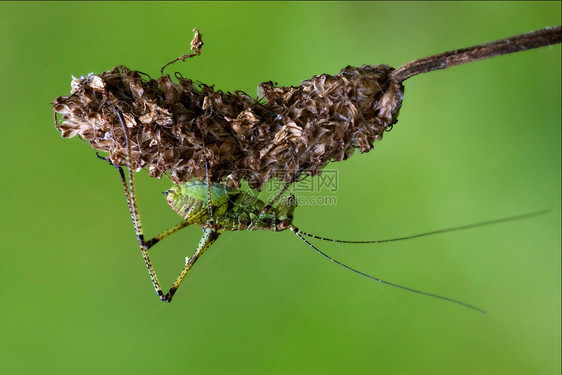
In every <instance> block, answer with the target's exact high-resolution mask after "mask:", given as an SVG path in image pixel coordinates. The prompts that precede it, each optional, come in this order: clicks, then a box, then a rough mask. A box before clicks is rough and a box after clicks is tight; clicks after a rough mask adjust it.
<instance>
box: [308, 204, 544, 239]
mask: <svg viewBox="0 0 562 375" xmlns="http://www.w3.org/2000/svg"><path fill="white" fill-rule="evenodd" d="M547 212H550V209H545V210H540V211H535V212H530V213H526V214H522V215H516V216H509V217H504V218H501V219H494V220H487V221H481V222H478V223H473V224H467V225H461V226H458V227H452V228H445V229H439V230H434V231H430V232H424V233H418V234H413V235H410V236H403V237H396V238H387V239H384V240H372V241H348V240H337V239H334V238H327V237H322V236H317V235H315V234H310V233H306V232H303V231H302V230H300V229H299V233H300V234H302V235H304V236H307V237H310V238H316V239H317V240H323V241H331V242H340V243H356V244H366V243H384V242H395V241H403V240H410V239H412V238H419V237H426V236H431V235H434V234H440V233H447V232H456V231H460V230H465V229H471V228H477V227H483V226H486V225H492V224H499V223H505V222H508V221H515V220H522V219H528V218H531V217H534V216H538V215H543V214H545V213H547Z"/></svg>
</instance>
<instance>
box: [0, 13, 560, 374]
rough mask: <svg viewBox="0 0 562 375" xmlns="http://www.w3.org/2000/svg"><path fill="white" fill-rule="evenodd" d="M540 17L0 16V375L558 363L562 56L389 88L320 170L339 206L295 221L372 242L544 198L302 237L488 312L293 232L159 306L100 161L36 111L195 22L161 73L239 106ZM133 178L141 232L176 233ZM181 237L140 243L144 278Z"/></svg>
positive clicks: (543, 54) (260, 236) (374, 232)
mask: <svg viewBox="0 0 562 375" xmlns="http://www.w3.org/2000/svg"><path fill="white" fill-rule="evenodd" d="M557 24H560V2H479V3H470V2H462V3H445V2H435V3H423V2H415V3H409V2H397V3H390V2H389V3H369V2H357V3H354V2H327V3H323V2H311V3H294V2H291V3H277V2H269V3H258V2H255V3H254V2H247V3H236V2H224V3H221V2H209V3H197V2H192V3H181V2H169V3H153V2H139V3H135V2H132V3H129V2H122V3H109V2H99V3H27V2H25V3H9V2H2V3H0V28H1V32H0V56H1V57H0V71H1V72H2V73H1V74H2V85H3V87H2V90H0V106H1V108H2V111H1V112H2V120H1V122H2V126H1V127H0V142H2V145H1V152H2V158H1V160H2V169H3V170H4V172H3V175H2V177H1V179H0V188H1V194H0V205H1V206H0V212H1V218H0V234H1V236H2V244H1V245H0V246H1V248H2V251H1V252H0V262H1V263H0V264H1V267H2V268H1V272H0V282H1V284H0V285H1V287H2V293H1V297H0V298H1V306H0V373H2V374H39V373H40V374H152V373H158V374H331V373H334V374H342V373H349V374H558V373H560V191H561V189H560V154H561V152H560V112H561V111H560V82H561V79H560V57H561V53H560V46H559V45H558V46H554V47H547V48H541V49H538V50H532V51H527V52H524V53H516V54H512V55H508V56H503V57H499V58H494V59H491V60H486V61H482V62H478V63H474V64H468V65H463V66H458V67H453V68H451V69H448V70H445V71H438V72H433V73H429V74H425V75H422V76H418V77H414V78H412V79H411V80H408V81H407V82H406V83H405V87H406V93H405V100H404V105H403V107H402V111H401V115H400V121H399V123H398V124H397V125H396V126H395V127H394V130H393V131H392V132H390V133H388V134H386V135H385V138H384V140H383V141H382V142H379V143H377V144H376V145H375V149H374V150H373V151H372V152H370V153H368V154H364V155H360V154H359V153H357V154H356V155H354V156H353V158H351V159H350V160H348V161H346V162H344V163H335V164H333V165H332V167H331V168H332V169H335V170H337V171H338V189H337V192H336V193H330V195H333V196H335V197H336V198H337V205H303V206H301V207H299V208H298V209H297V211H296V219H295V224H296V225H297V226H300V227H301V228H302V229H303V230H305V231H309V232H313V233H317V234H320V235H327V236H333V237H339V238H345V239H373V238H387V237H392V236H398V235H407V234H414V233H418V232H423V231H428V230H435V229H440V228H445V227H449V226H455V225H462V224H467V223H472V222H476V221H482V220H487V219H492V218H498V217H504V216H509V215H515V214H520V213H525V212H529V211H534V210H538V209H542V208H552V212H550V213H549V214H547V215H543V216H540V217H536V218H533V219H529V220H524V221H517V222H510V223H506V224H499V225H493V226H488V227H484V228H479V229H473V230H469V231H464V232H457V233H449V234H443V235H439V236H433V237H428V238H423V239H417V240H412V241H404V242H397V243H389V244H382V245H378V246H375V245H372V246H371V245H337V244H331V243H320V242H318V241H316V242H315V243H316V244H317V245H318V246H319V247H321V248H322V249H323V250H325V251H326V252H327V253H329V254H331V255H332V256H334V257H335V258H337V259H340V260H341V261H344V262H345V263H347V264H349V265H350V266H353V267H357V268H360V269H361V270H364V271H366V272H368V273H371V274H373V275H376V276H378V277H381V278H383V279H386V280H389V281H392V282H395V283H399V284H403V285H407V286H410V287H413V288H419V289H422V290H427V291H431V292H434V293H438V294H442V295H446V296H450V297H454V298H458V299H461V300H463V301H467V302H469V303H473V304H475V305H477V306H479V307H482V308H483V309H485V310H487V312H488V314H487V315H481V314H478V313H476V312H473V311H471V310H468V309H465V308H462V307H460V306H457V305H454V304H450V303H445V302H443V301H439V300H436V299H432V298H428V297H423V296H419V295H415V294H412V293H407V292H404V291H401V290H397V289H394V288H391V287H385V288H382V287H380V286H379V285H377V284H376V283H373V282H370V281H369V280H367V279H364V278H361V277H358V276H357V275H355V274H352V273H351V272H347V271H345V270H343V269H341V268H340V267H337V266H335V265H334V264H331V263H330V262H328V261H327V260H326V259H323V258H321V257H320V256H318V255H317V254H315V253H314V252H313V251H312V250H311V249H309V248H308V247H307V246H306V245H305V244H303V243H302V242H300V241H299V239H298V238H296V237H295V236H294V235H293V234H292V233H290V232H285V233H269V232H259V233H257V232H256V233H252V232H241V233H226V234H224V235H223V236H222V237H221V238H220V239H219V241H218V242H217V243H216V244H215V245H214V246H213V247H212V248H211V249H210V250H209V251H208V252H207V253H206V254H205V255H204V256H203V258H202V259H201V260H200V261H199V263H198V264H197V265H196V266H195V269H194V271H193V272H192V273H191V274H190V275H189V276H188V279H187V282H185V283H184V285H182V288H180V290H179V292H178V293H177V294H176V297H175V299H174V301H173V303H172V304H169V305H167V304H164V303H162V302H160V301H159V300H158V299H157V298H156V295H155V293H154V290H153V288H152V285H151V283H150V280H149V278H148V275H147V272H146V269H145V267H144V264H143V261H142V258H141V256H140V252H139V250H138V246H137V244H136V239H135V236H134V232H133V229H132V225H131V220H130V217H129V215H128V211H127V208H126V204H125V200H124V196H123V192H122V188H121V185H120V183H119V178H118V175H117V173H116V171H115V170H113V169H112V168H110V167H109V166H108V165H107V164H106V163H103V162H100V161H99V160H97V159H96V158H95V156H94V151H93V150H92V149H91V148H90V147H89V146H88V145H87V144H86V143H84V142H81V141H80V140H78V139H71V140H67V139H61V138H60V134H59V133H58V132H57V131H56V130H55V128H54V126H53V114H52V110H51V104H50V103H52V101H53V100H54V99H55V98H56V97H57V96H61V95H68V93H69V92H70V81H71V75H74V76H80V75H85V74H87V73H89V72H96V73H100V72H103V71H106V70H109V69H111V68H113V67H114V66H115V65H120V64H123V65H126V66H128V67H130V68H133V69H138V70H141V71H144V72H146V73H149V74H151V75H152V76H153V77H156V76H157V75H158V72H159V69H160V67H161V66H162V65H163V64H165V63H166V62H168V61H169V60H171V59H173V58H175V57H176V56H178V55H180V54H182V53H184V52H185V51H186V50H187V47H188V45H189V42H190V41H191V38H192V33H191V30H192V29H193V28H194V27H198V28H199V29H200V30H201V33H202V34H203V40H204V42H205V46H204V47H203V54H202V55H201V56H199V57H197V58H195V59H192V60H191V61H188V62H186V63H183V64H181V63H179V64H177V65H175V66H174V69H173V70H177V71H180V72H182V74H183V75H184V76H186V77H190V78H192V79H195V80H199V81H201V82H205V83H207V84H215V85H216V87H217V88H220V89H222V90H225V91H226V90H231V91H232V90H244V91H246V92H248V93H251V94H254V93H255V92H256V91H255V88H256V87H257V85H258V83H259V82H261V81H268V80H273V81H276V82H278V83H279V84H281V85H296V84H298V83H299V82H300V81H301V80H303V79H307V78H310V77H311V76H312V75H315V74H321V73H330V74H335V73H337V72H339V70H340V69H341V68H343V67H345V66H346V65H361V64H380V63H385V64H389V65H392V66H395V67H398V66H399V65H401V64H403V63H405V62H407V61H410V60H413V59H416V58H421V57H425V56H427V55H431V54H434V53H439V52H443V51H446V50H451V49H456V48H461V47H466V46H470V45H474V44H478V43H483V42H488V41H491V40H496V39H500V38H504V37H508V36H512V35H516V34H520V33H523V32H527V31H531V30H536V29H539V28H543V27H546V26H552V25H557ZM137 181H138V190H139V200H140V208H141V214H142V217H143V220H144V221H143V223H144V227H145V231H146V232H147V235H151V234H156V233H158V232H160V231H162V230H163V229H165V228H167V227H168V226H170V225H172V224H174V223H176V222H178V220H179V217H176V214H175V213H174V212H173V211H172V210H170V209H169V207H168V206H167V204H166V203H165V200H164V198H163V196H162V194H160V192H162V191H164V190H165V189H167V188H168V187H169V182H168V181H165V180H155V179H150V178H148V177H147V176H146V173H145V172H141V173H139V174H138V180H137ZM306 194H308V195H312V194H310V193H303V195H306ZM323 194H324V193H323ZM326 194H327V193H326ZM200 234H201V230H200V229H199V228H188V229H187V230H184V231H183V232H182V233H180V234H178V235H176V236H174V237H172V238H171V239H169V240H167V241H165V242H163V243H162V244H159V245H158V246H157V247H155V248H154V249H153V250H154V251H153V262H154V265H155V267H156V269H157V272H158V273H159V275H160V278H161V281H162V283H163V284H164V285H166V286H167V285H169V284H170V283H171V282H172V280H173V279H174V278H175V277H176V275H177V273H178V272H179V270H180V268H181V267H182V265H183V262H184V259H185V256H189V255H191V254H192V252H193V250H194V248H195V246H196V244H197V242H198V240H199V237H200Z"/></svg>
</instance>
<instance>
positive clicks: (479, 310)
mask: <svg viewBox="0 0 562 375" xmlns="http://www.w3.org/2000/svg"><path fill="white" fill-rule="evenodd" d="M289 228H290V229H291V230H292V231H293V233H295V234H296V235H297V236H298V237H299V238H300V239H301V240H303V242H304V243H306V244H307V245H308V246H310V247H311V248H312V249H313V250H314V251H316V252H317V253H318V254H320V255H322V256H323V257H325V258H327V259H329V260H331V261H332V262H334V263H336V264H337V265H339V266H341V267H343V268H345V269H348V270H350V271H352V272H355V273H357V274H359V275H361V276H365V277H367V278H369V279H371V280H375V281H377V282H379V283H382V284H386V285H390V286H393V287H395V288H400V289H404V290H407V291H408V292H412V293H418V294H422V295H424V296H428V297H433V298H438V299H441V300H444V301H448V302H452V303H456V304H458V305H461V306H464V307H467V308H469V309H472V310H475V311H478V312H479V313H482V314H486V311H484V310H482V309H479V308H478V307H476V306H473V305H470V304H468V303H466V302H462V301H459V300H456V299H452V298H449V297H444V296H440V295H438V294H433V293H428V292H423V291H421V290H417V289H412V288H408V287H406V286H403V285H398V284H394V283H391V282H389V281H385V280H382V279H379V278H378V277H375V276H371V275H368V274H366V273H363V272H361V271H358V270H356V269H355V268H351V267H349V266H347V265H345V264H343V263H341V262H340V261H338V260H336V259H334V258H332V257H331V256H329V255H328V254H326V253H324V252H322V251H321V250H319V249H318V248H317V247H316V246H314V245H313V244H311V243H310V242H308V241H307V240H306V239H305V238H304V237H303V236H301V233H302V232H301V231H300V230H299V229H298V228H297V227H295V226H294V225H291V226H290V227H289Z"/></svg>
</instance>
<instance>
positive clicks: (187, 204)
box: [98, 109, 545, 313]
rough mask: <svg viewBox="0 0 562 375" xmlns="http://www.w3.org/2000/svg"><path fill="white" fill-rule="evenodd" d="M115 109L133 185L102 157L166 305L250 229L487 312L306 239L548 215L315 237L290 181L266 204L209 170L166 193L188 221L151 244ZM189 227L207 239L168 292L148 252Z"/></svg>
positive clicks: (172, 204) (468, 226)
mask: <svg viewBox="0 0 562 375" xmlns="http://www.w3.org/2000/svg"><path fill="white" fill-rule="evenodd" d="M115 111H116V113H117V117H118V118H119V121H120V123H121V127H122V128H123V132H124V135H125V138H126V140H125V141H126V143H127V157H126V165H125V166H126V167H127V170H128V181H127V178H126V175H125V172H124V170H123V168H122V167H121V166H118V165H115V164H112V163H111V161H109V158H102V157H101V156H99V155H98V157H99V158H100V159H103V160H106V161H108V162H109V163H110V164H111V165H113V166H114V167H116V168H117V169H118V171H119V173H120V176H121V180H122V183H123V187H124V190H125V195H126V198H127V203H128V206H129V210H130V213H131V217H132V220H133V224H134V228H135V232H136V235H137V239H138V243H139V246H140V249H141V253H142V256H143V258H144V261H145V263H146V266H147V268H148V273H149V275H150V278H151V280H152V283H153V285H154V288H155V290H156V293H157V295H158V297H159V298H160V299H161V300H162V301H165V302H170V301H171V300H172V297H173V296H174V294H175V293H176V291H177V289H178V287H179V286H180V284H181V282H182V281H183V279H184V278H185V276H186V275H187V273H188V272H189V270H190V269H191V268H192V267H193V265H194V264H195V262H196V261H197V259H199V257H200V256H201V255H202V254H203V253H204V252H205V251H206V250H207V249H208V248H209V247H210V246H211V245H212V244H213V243H214V242H215V241H216V240H217V238H218V237H219V236H220V234H221V233H222V232H225V231H241V230H250V231H253V230H268V231H273V232H279V231H284V230H286V229H289V230H291V231H292V232H293V233H295V234H296V235H297V236H298V237H299V238H300V239H301V240H302V241H303V242H305V243H306V244H307V245H308V246H309V247H311V248H312V249H314V250H315V251H316V252H317V253H319V254H321V255H322V256H324V257H326V258H327V259H329V260H330V261H332V262H334V263H336V264H338V265H339V266H341V267H344V268H346V269H348V270H350V271H352V272H355V273H357V274H359V275H361V276H364V277H367V278H370V279H372V280H375V281H377V282H380V283H382V284H386V285H390V286H393V287H396V288H400V289H403V290H406V291H409V292H413V293H418V294H422V295H425V296H430V297H434V298H438V299H441V300H445V301H448V302H452V303H456V304H459V305H461V306H464V307H467V308H470V309H472V310H475V311H478V312H481V313H484V311H483V310H482V309H480V308H478V307H475V306H473V305H470V304H468V303H465V302H462V301H459V300H456V299H452V298H448V297H444V296H440V295H436V294H433V293H428V292H423V291H420V290H416V289H412V288H409V287H405V286H402V285H398V284H395V283H392V282H388V281H385V280H382V279H380V278H377V277H374V276H371V275H368V274H366V273H363V272H360V271H358V270H356V269H354V268H351V267H349V266H347V265H345V264H343V263H341V262H339V261H337V260H335V259H334V258H332V257H330V256H328V255H327V254H325V253H324V252H322V251H321V250H319V249H318V248H317V247H315V246H314V245H312V244H311V243H310V242H309V241H308V240H306V239H305V238H304V236H308V237H311V238H315V239H319V240H325V241H332V242H342V243H381V242H391V241H400V240H406V239H411V238H417V237H422V236H428V235H433V234H438V233H444V232H452V231H457V230H464V229H469V228H474V227H477V226H483V225H489V224H494V223H500V222H505V221H510V220H518V219H523V218H528V217H531V216H535V215H539V214H541V213H544V212H545V211H540V212H534V213H529V214H525V215H519V216H512V217H508V218H503V219H496V220H490V221H486V222H479V223H476V224H470V225H465V226H460V227H454V228H447V229H442V230H437V231H431V232H426V233H421V234H417V235H412V236H405V237H399V238H391V239H386V240H376V241H345V240H336V239H332V238H325V237H320V236H316V235H313V234H308V233H306V232H303V231H301V230H300V229H299V228H297V227H296V226H295V225H293V213H294V210H295V208H296V206H297V204H296V199H295V197H294V196H293V195H289V196H288V197H287V198H284V199H281V197H282V195H283V194H284V193H285V191H286V190H287V189H288V187H289V186H290V185H291V183H286V184H285V186H284V187H283V189H281V191H280V192H279V193H278V194H277V195H276V196H275V197H274V198H273V199H271V200H270V201H269V202H268V203H265V202H264V201H262V200H259V199H257V198H256V197H254V196H252V195H250V194H249V193H247V192H244V191H241V190H239V189H234V188H231V187H229V186H227V185H224V184H220V183H216V182H211V181H210V178H209V174H208V171H206V180H205V181H200V180H195V181H189V182H184V183H180V184H176V185H174V186H173V187H172V188H170V189H169V190H167V191H166V192H165V195H166V200H167V201H168V204H169V205H170V206H171V207H172V209H174V211H176V212H177V213H178V214H179V215H180V216H181V217H182V218H183V221H181V222H180V223H179V224H177V225H176V226H174V227H172V228H170V229H168V230H166V231H164V232H162V233H161V234H159V235H157V236H156V237H154V238H152V239H150V240H145V238H144V235H143V230H142V226H141V221H140V217H139V212H138V208H137V201H136V196H135V186H134V176H133V171H132V169H131V168H130V154H131V146H130V143H129V139H128V137H129V133H128V129H127V127H126V126H125V124H124V121H123V118H122V115H121V113H120V111H119V110H117V109H115ZM297 177H298V173H297V175H296V176H295V178H294V180H295V179H296V178H297ZM294 180H293V181H294ZM189 225H198V226H201V227H202V229H203V236H202V237H201V240H200V241H199V244H198V245H197V248H196V250H195V252H194V254H193V255H192V256H191V257H188V258H186V262H185V266H184V267H183V269H182V271H181V272H180V274H179V276H178V277H177V279H176V280H175V282H174V283H173V284H172V286H171V287H170V289H169V290H168V292H167V293H164V292H163V290H162V288H161V287H160V283H159V281H158V278H157V276H156V272H155V271H154V268H153V266H152V264H151V261H150V258H149V255H148V250H149V249H150V248H151V247H153V246H154V245H156V244H157V243H158V242H160V241H161V240H163V239H164V238H166V237H168V236H169V235H171V234H173V233H175V232H177V231H179V230H181V229H183V228H185V227H187V226H189Z"/></svg>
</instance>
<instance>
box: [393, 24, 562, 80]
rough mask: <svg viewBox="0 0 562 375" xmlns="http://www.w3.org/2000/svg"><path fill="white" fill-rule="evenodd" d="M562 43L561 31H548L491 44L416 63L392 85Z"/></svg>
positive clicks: (397, 74)
mask: <svg viewBox="0 0 562 375" xmlns="http://www.w3.org/2000/svg"><path fill="white" fill-rule="evenodd" d="M561 41H562V31H561V27H560V26H553V27H547V28H546V29H542V30H537V31H532V32H529V33H525V34H521V35H516V36H512V37H510V38H505V39H501V40H496V41H494V42H490V43H485V44H479V45H477V46H473V47H468V48H462V49H457V50H454V51H448V52H443V53H440V54H437V55H433V56H428V57H424V58H422V59H419V60H414V61H411V62H409V63H406V64H404V65H402V66H401V67H400V68H398V69H396V70H395V71H393V72H392V73H391V75H390V77H391V80H392V81H394V82H396V83H401V82H404V81H405V80H407V79H408V78H410V77H413V76H415V75H418V74H421V73H427V72H431V71H433V70H439V69H447V68H450V67H451V66H454V65H460V64H465V63H469V62H474V61H478V60H484V59H489V58H490V57H494V56H501V55H507V54H508V53H513V52H520V51H526V50H528V49H533V48H538V47H544V46H549V45H553V44H558V43H560V42H561Z"/></svg>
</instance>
